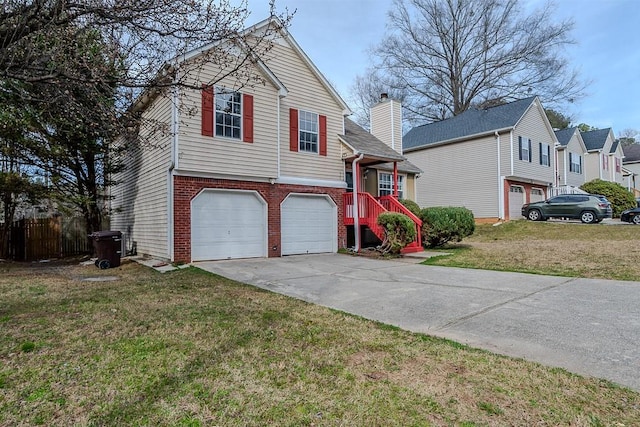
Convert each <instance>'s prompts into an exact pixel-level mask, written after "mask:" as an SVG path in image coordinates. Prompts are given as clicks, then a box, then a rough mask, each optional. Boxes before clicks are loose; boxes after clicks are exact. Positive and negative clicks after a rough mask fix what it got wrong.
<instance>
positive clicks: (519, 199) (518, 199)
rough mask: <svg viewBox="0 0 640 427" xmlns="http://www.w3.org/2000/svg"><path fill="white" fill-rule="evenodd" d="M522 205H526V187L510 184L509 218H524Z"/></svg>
mask: <svg viewBox="0 0 640 427" xmlns="http://www.w3.org/2000/svg"><path fill="white" fill-rule="evenodd" d="M522 205H524V187H522V186H520V185H510V186H509V219H522Z"/></svg>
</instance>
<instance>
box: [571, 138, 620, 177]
mask: <svg viewBox="0 0 640 427" xmlns="http://www.w3.org/2000/svg"><path fill="white" fill-rule="evenodd" d="M581 136H582V140H583V141H584V145H585V146H586V148H587V154H586V156H585V166H586V167H585V171H586V174H587V175H586V179H587V181H591V180H594V179H601V180H603V181H611V182H617V183H618V184H622V161H623V159H624V153H623V151H622V147H621V146H620V144H619V143H618V142H617V141H616V139H615V137H614V136H613V130H612V129H611V128H606V129H598V130H592V131H589V132H581Z"/></svg>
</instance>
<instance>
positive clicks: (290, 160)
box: [265, 43, 344, 181]
mask: <svg viewBox="0 0 640 427" xmlns="http://www.w3.org/2000/svg"><path fill="white" fill-rule="evenodd" d="M265 62H266V64H267V66H268V67H269V69H271V70H272V71H273V73H274V74H275V75H276V76H278V79H280V81H281V82H282V83H283V84H284V86H285V87H286V88H287V90H288V91H289V94H288V95H287V96H286V97H285V98H283V99H282V101H281V104H280V123H281V139H280V153H281V163H280V173H281V175H282V176H283V177H295V178H307V179H319V180H331V181H344V166H343V164H344V162H343V160H342V158H341V150H342V147H341V145H342V144H341V143H340V142H339V140H338V135H340V134H342V133H343V115H342V113H343V111H342V107H341V106H340V105H339V104H338V103H337V101H336V100H335V99H334V98H333V97H332V96H331V94H330V93H329V91H328V90H327V89H326V88H325V87H324V86H323V85H322V83H321V82H320V80H318V78H316V76H315V75H314V74H313V73H312V71H311V70H310V69H309V68H308V67H307V66H306V64H305V63H304V62H303V61H302V59H301V58H300V57H299V56H298V55H297V54H296V52H295V50H294V49H293V48H291V47H289V46H287V45H285V43H277V44H275V45H274V48H273V50H272V51H271V52H270V58H269V59H267V60H266V61H265ZM290 108H295V109H298V110H304V111H309V112H312V113H316V114H319V115H324V116H327V155H326V156H320V155H318V154H314V153H305V152H293V151H290V150H289V109H290ZM274 111H275V110H274Z"/></svg>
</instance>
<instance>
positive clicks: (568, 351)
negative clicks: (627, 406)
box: [194, 254, 640, 390]
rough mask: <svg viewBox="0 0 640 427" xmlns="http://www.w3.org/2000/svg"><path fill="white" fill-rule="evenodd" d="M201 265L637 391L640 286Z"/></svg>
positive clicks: (410, 269) (281, 261)
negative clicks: (612, 382)
mask: <svg viewBox="0 0 640 427" xmlns="http://www.w3.org/2000/svg"><path fill="white" fill-rule="evenodd" d="M194 265H195V266H197V267H199V268H202V269H204V270H207V271H210V272H213V273H216V274H219V275H221V276H225V277H228V278H231V279H234V280H237V281H239V282H243V283H248V284H251V285H254V286H257V287H260V288H263V289H268V290H271V291H273V292H278V293H281V294H284V295H289V296H291V297H294V298H299V299H302V300H304V301H308V302H312V303H315V304H320V305H323V306H327V307H331V308H335V309H338V310H342V311H345V312H348V313H352V314H356V315H359V316H363V317H366V318H369V319H374V320H377V321H380V322H384V323H387V324H391V325H396V326H399V327H401V328H403V329H407V330H410V331H414V332H423V333H426V334H430V335H435V336H440V337H445V338H449V339H452V340H455V341H457V342H460V343H464V344H468V345H470V346H473V347H479V348H484V349H487V350H490V351H493V352H496V353H501V354H506V355H509V356H515V357H522V358H525V359H528V360H532V361H537V362H540V363H543V364H545V365H549V366H558V367H563V368H566V369H567V370H569V371H571V372H575V373H579V374H583V375H588V376H595V377H600V378H606V379H609V380H611V381H614V382H616V383H618V384H621V385H625V386H628V387H630V388H633V389H636V390H640V283H639V282H623V281H610V280H596V279H576V278H567V277H552V276H541V275H532V274H520V273H506V272H495V271H486V270H471V269H461V268H447V267H436V266H424V265H418V264H415V263H410V262H407V260H406V259H404V260H379V259H370V258H365V257H355V256H349V255H338V254H325V255H303V256H289V257H283V258H270V259H264V258H261V259H249V260H229V261H215V262H199V263H195V264H194Z"/></svg>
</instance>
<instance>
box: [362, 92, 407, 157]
mask: <svg viewBox="0 0 640 427" xmlns="http://www.w3.org/2000/svg"><path fill="white" fill-rule="evenodd" d="M369 116H370V120H371V122H370V128H371V134H372V135H373V136H375V137H376V138H378V139H379V140H380V141H382V142H384V143H385V144H387V145H388V146H389V147H391V148H392V149H394V150H396V151H397V152H398V153H400V154H402V105H401V104H400V103H399V102H398V101H396V100H393V99H389V95H388V94H387V93H382V94H380V101H379V102H378V103H377V104H376V105H374V106H373V107H371V110H370V114H369Z"/></svg>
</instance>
